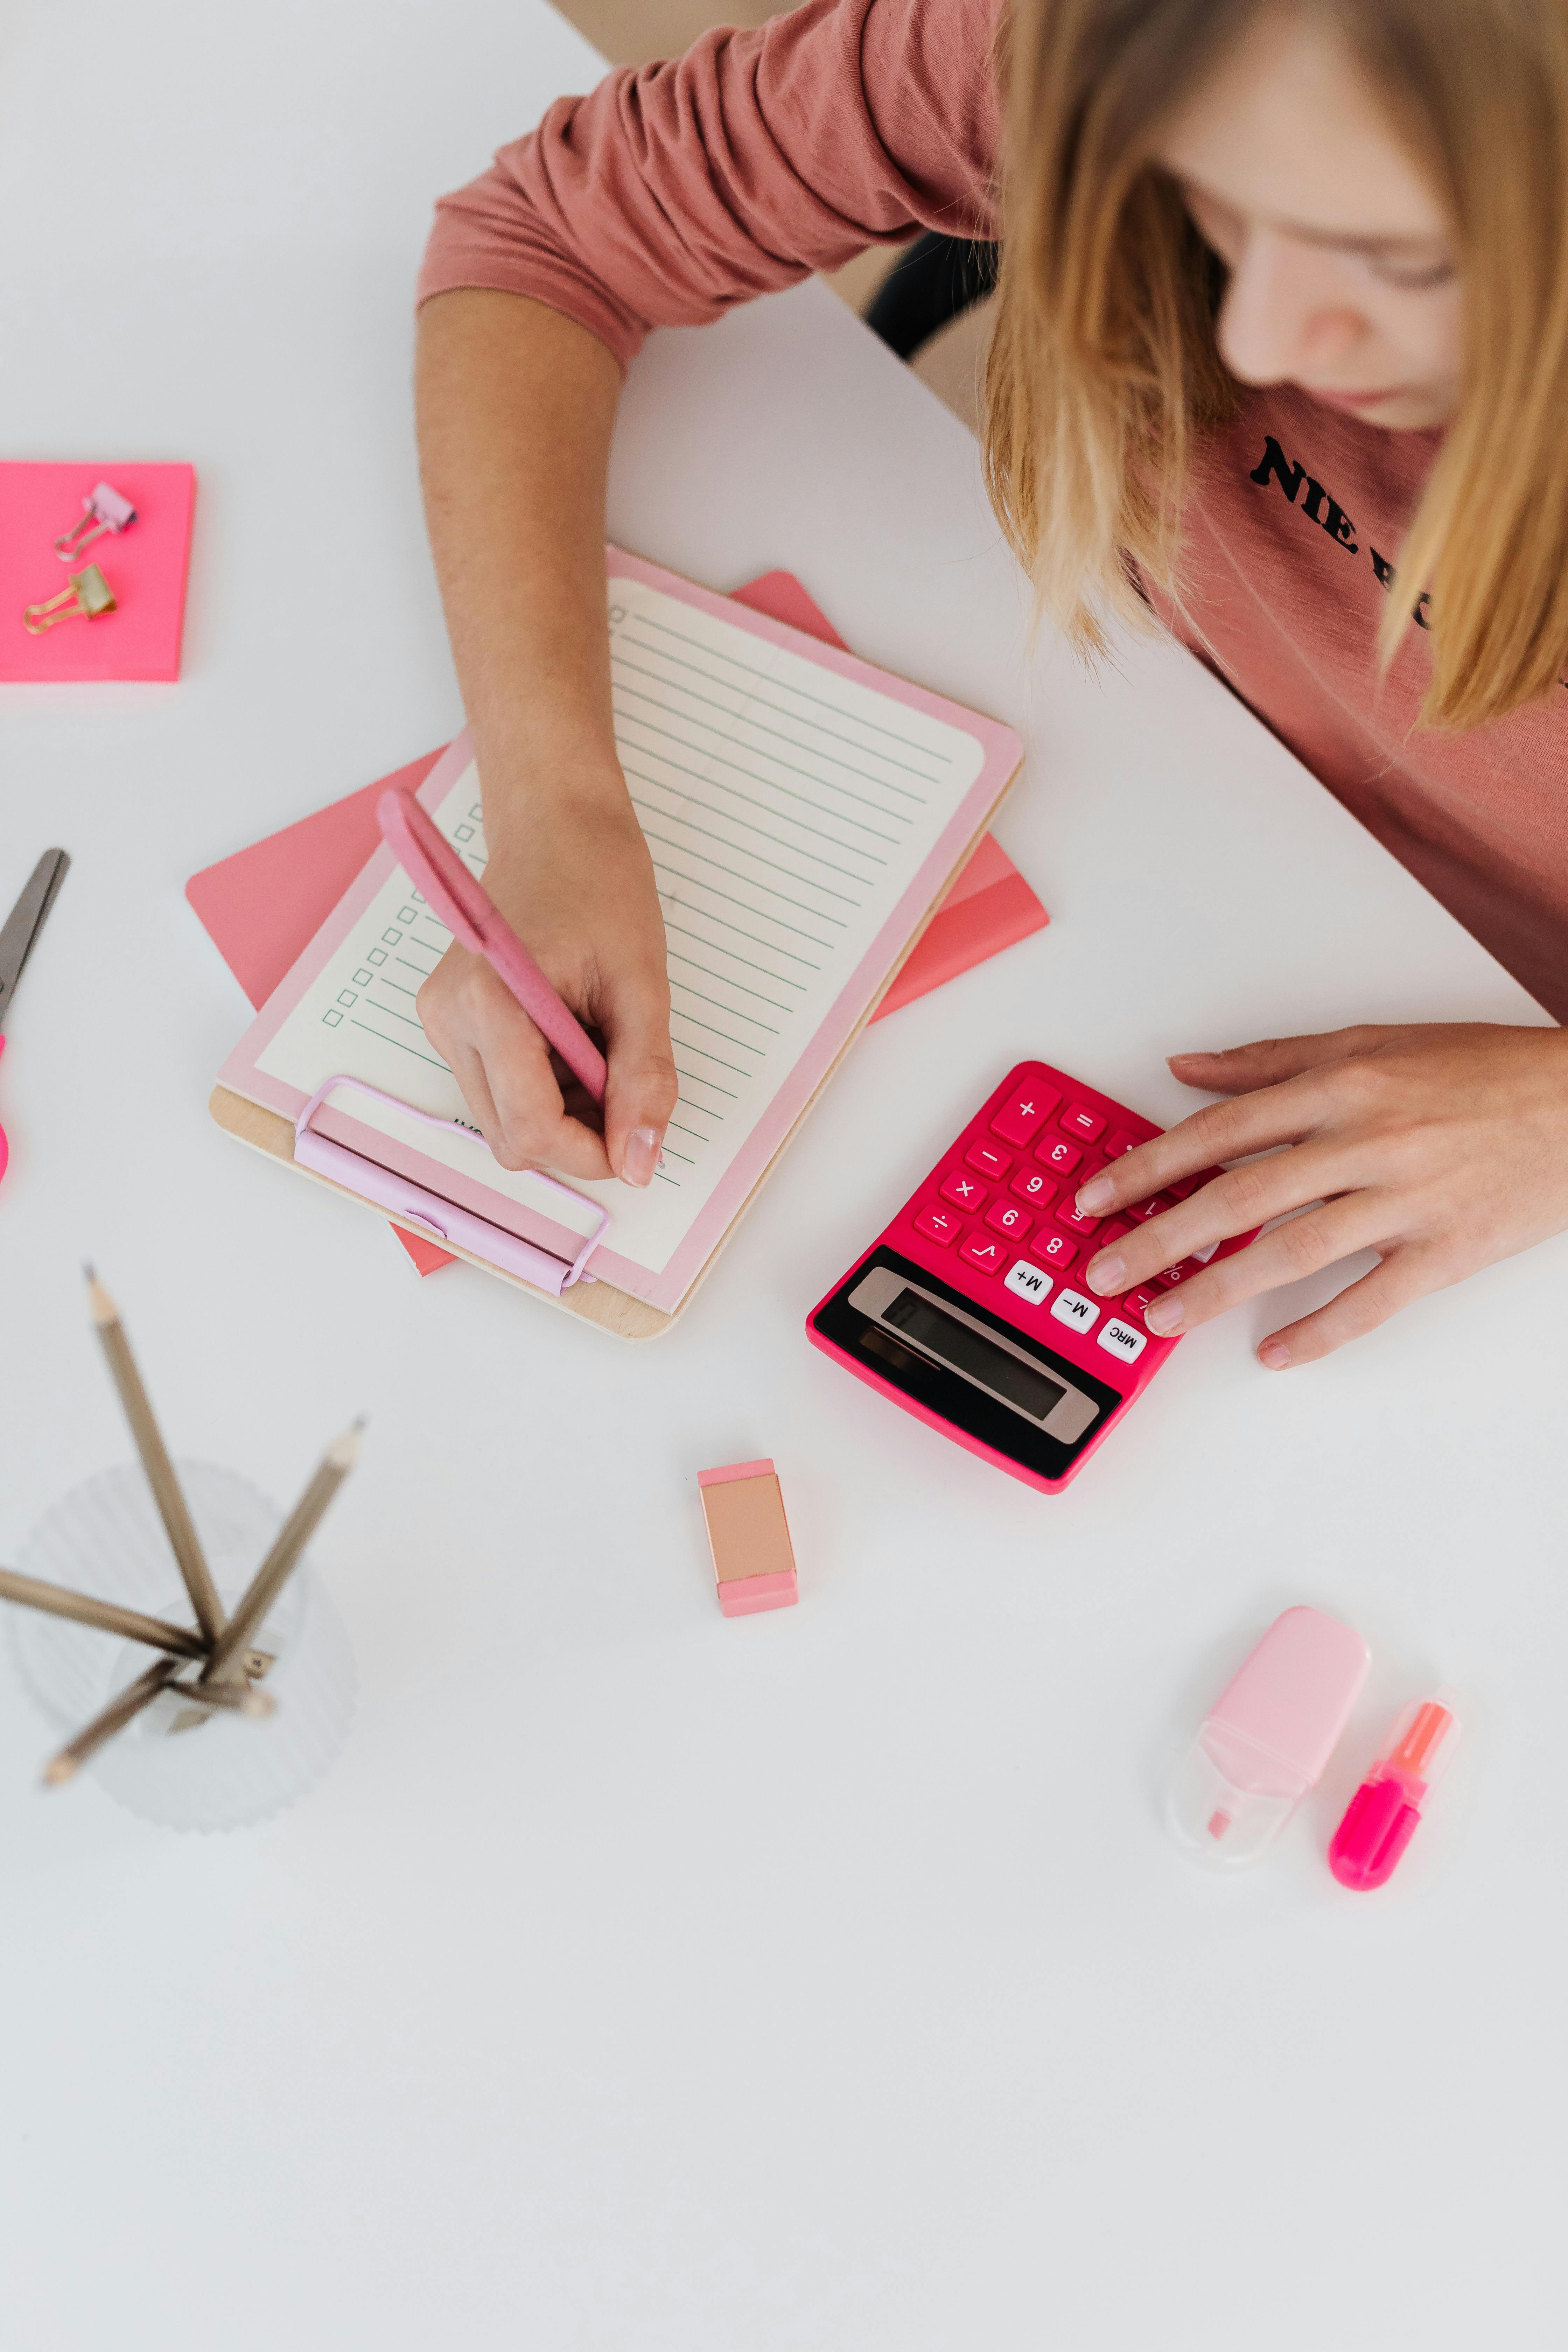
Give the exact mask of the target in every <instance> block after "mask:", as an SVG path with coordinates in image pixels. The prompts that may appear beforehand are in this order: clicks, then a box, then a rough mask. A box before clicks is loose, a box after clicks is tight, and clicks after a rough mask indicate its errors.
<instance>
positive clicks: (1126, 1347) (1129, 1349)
mask: <svg viewBox="0 0 1568 2352" xmlns="http://www.w3.org/2000/svg"><path fill="white" fill-rule="evenodd" d="M1095 1337H1096V1339H1098V1341H1099V1343H1100V1346H1101V1347H1102V1348H1103V1349H1105V1352H1106V1354H1107V1355H1108V1356H1120V1357H1121V1360H1122V1362H1123V1363H1124V1364H1130V1363H1131V1362H1132V1360H1133V1359H1134V1357H1137V1356H1141V1355H1142V1353H1143V1349H1144V1348H1145V1346H1146V1345H1147V1344H1148V1342H1147V1335H1146V1334H1145V1333H1143V1332H1142V1331H1135V1330H1134V1329H1133V1328H1132V1326H1131V1323H1123V1321H1122V1320H1121V1317H1120V1316H1119V1315H1113V1316H1112V1317H1111V1318H1110V1322H1109V1323H1108V1324H1107V1325H1106V1327H1105V1328H1104V1330H1103V1331H1099V1332H1097V1333H1096V1334H1095Z"/></svg>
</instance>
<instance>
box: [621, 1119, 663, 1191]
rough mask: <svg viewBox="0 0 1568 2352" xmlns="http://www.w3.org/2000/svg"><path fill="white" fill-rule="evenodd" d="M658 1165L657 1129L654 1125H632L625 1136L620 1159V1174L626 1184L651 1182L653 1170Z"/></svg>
mask: <svg viewBox="0 0 1568 2352" xmlns="http://www.w3.org/2000/svg"><path fill="white" fill-rule="evenodd" d="M657 1167H658V1129H657V1128H655V1127H634V1128H633V1129H632V1131H631V1133H630V1134H629V1135H628V1136H627V1138H626V1151H625V1154H624V1156H623V1158H622V1160H621V1174H622V1176H623V1178H624V1179H625V1181H626V1182H627V1183H628V1184H651V1183H652V1182H653V1171H654V1170H655V1169H656V1168H657Z"/></svg>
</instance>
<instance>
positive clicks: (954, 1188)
mask: <svg viewBox="0 0 1568 2352" xmlns="http://www.w3.org/2000/svg"><path fill="white" fill-rule="evenodd" d="M987 1198H988V1195H987V1193H986V1190H985V1187H984V1184H983V1183H982V1182H981V1181H980V1180H979V1178H978V1177H977V1176H966V1175H965V1174H964V1172H963V1169H962V1168H955V1169H954V1170H953V1171H952V1175H951V1176H950V1177H949V1178H948V1179H947V1181H946V1182H945V1183H944V1184H943V1186H942V1199H943V1200H944V1201H951V1202H952V1205H953V1207H954V1208H955V1209H962V1210H963V1212H964V1213H965V1214H966V1215H968V1216H971V1217H977V1216H978V1215H979V1214H980V1212H981V1210H982V1209H983V1208H984V1206H985V1202H986V1200H987Z"/></svg>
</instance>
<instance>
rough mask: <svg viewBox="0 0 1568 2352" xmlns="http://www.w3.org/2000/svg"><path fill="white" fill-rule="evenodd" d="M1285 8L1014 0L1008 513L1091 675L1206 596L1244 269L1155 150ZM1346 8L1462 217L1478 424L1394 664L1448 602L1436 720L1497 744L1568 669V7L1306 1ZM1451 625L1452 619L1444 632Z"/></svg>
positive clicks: (1414, 558)
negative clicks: (1229, 288)
mask: <svg viewBox="0 0 1568 2352" xmlns="http://www.w3.org/2000/svg"><path fill="white" fill-rule="evenodd" d="M1259 5H1268V0H1015V7H1014V13H1013V16H1012V19H1011V22H1010V24H1009V25H1008V26H1007V27H1006V30H1005V36H1004V46H1003V56H1002V72H1003V78H1004V83H1005V91H1006V102H1007V112H1008V160H1007V165H1006V181H1005V205H1004V233H1003V249H1002V265H1001V275H1000V280H999V285H998V296H997V304H996V320H995V327H994V334H993V338H992V342H991V351H990V357H989V360H988V362H987V366H986V380H985V433H984V456H985V467H986V475H987V480H988V484H989V488H990V491H991V497H992V501H993V503H994V507H995V509H996V511H997V514H998V516H999V517H1000V519H1001V521H1002V525H1003V528H1004V530H1005V532H1006V535H1007V537H1008V540H1009V541H1010V542H1011V544H1012V546H1013V548H1014V550H1015V551H1016V554H1017V555H1018V557H1019V559H1020V561H1021V562H1023V563H1024V565H1025V566H1026V569H1027V570H1028V572H1030V573H1031V575H1032V577H1033V579H1034V583H1035V588H1036V593H1037V600H1038V603H1039V604H1040V605H1041V606H1042V607H1043V608H1044V609H1045V610H1046V611H1047V612H1048V613H1049V614H1051V615H1052V616H1053V617H1054V618H1055V619H1056V620H1057V621H1058V623H1059V624H1060V625H1062V626H1063V627H1064V628H1065V629H1066V631H1067V633H1068V636H1069V637H1070V638H1071V639H1072V641H1073V642H1074V643H1075V644H1076V645H1077V646H1079V649H1080V651H1082V652H1084V653H1086V654H1089V655H1092V654H1095V653H1098V652H1100V650H1102V649H1103V647H1104V645H1105V643H1106V624H1107V621H1108V620H1109V619H1110V616H1111V615H1113V614H1121V615H1123V616H1125V617H1128V618H1132V619H1138V620H1146V618H1147V613H1146V608H1145V607H1144V605H1143V604H1142V599H1141V597H1140V596H1139V594H1138V592H1137V588H1136V586H1135V584H1134V578H1133V571H1132V567H1136V571H1137V572H1138V573H1141V574H1142V576H1143V577H1144V578H1146V579H1147V580H1148V581H1149V582H1150V583H1151V584H1152V585H1154V586H1156V587H1158V588H1160V589H1161V590H1163V592H1164V593H1166V594H1167V595H1169V596H1170V597H1171V598H1172V599H1173V601H1174V602H1176V603H1177V604H1179V603H1180V593H1181V583H1180V567H1179V561H1178V557H1179V528H1180V518H1181V511H1182V506H1183V501H1184V496H1185V494H1186V491H1187V488H1188V486H1189V484H1190V481H1191V478H1192V475H1193V471H1194V465H1195V464H1196V462H1197V461H1198V458H1199V457H1200V454H1201V449H1202V445H1203V442H1204V440H1205V436H1206V434H1207V433H1208V432H1209V431H1210V430H1211V429H1212V428H1213V427H1214V426H1215V425H1218V424H1219V423H1221V422H1222V421H1223V420H1224V419H1225V418H1226V416H1227V415H1230V414H1231V413H1233V411H1234V409H1235V406H1236V404H1237V399H1238V397H1239V387H1238V386H1237V384H1236V383H1235V382H1234V380H1233V379H1232V378H1231V377H1230V376H1229V375H1228V374H1227V373H1226V368H1225V366H1224V363H1223V362H1222V360H1221V358H1220V355H1219V352H1218V349H1217V346H1216V343H1215V312H1216V309H1217V301H1218V294H1219V290H1220V286H1221V283H1222V280H1221V277H1220V273H1219V268H1218V265H1217V264H1216V262H1215V259H1214V257H1213V256H1212V255H1211V254H1210V253H1209V252H1208V250H1207V248H1206V247H1205V245H1204V243H1203V240H1202V239H1201V238H1200V237H1199V236H1198V234H1197V231H1196V229H1195V228H1194V226H1193V224H1192V222H1191V220H1190V218H1189V217H1188V215H1187V213H1186V210H1185V208H1184V205H1183V204H1182V202H1181V199H1180V197H1179V195H1178V194H1177V192H1176V190H1175V188H1174V186H1173V184H1171V182H1170V181H1169V180H1168V179H1167V178H1165V177H1164V175H1163V174H1162V173H1160V171H1159V170H1158V169H1157V168H1156V167H1155V165H1154V164H1153V163H1152V160H1151V159H1152V148H1153V144H1154V142H1155V139H1156V137H1157V135H1158V131H1159V128H1160V126H1161V124H1162V123H1163V121H1166V120H1168V119H1169V117H1170V115H1171V113H1172V111H1173V109H1174V108H1175V107H1176V106H1177V105H1178V104H1179V103H1180V102H1181V100H1183V99H1184V97H1185V96H1186V95H1187V94H1188V93H1190V92H1191V91H1193V90H1194V89H1196V88H1197V87H1198V86H1199V84H1200V82H1201V81H1202V79H1203V78H1204V76H1205V74H1206V73H1207V72H1208V71H1209V70H1210V69H1211V68H1213V67H1214V66H1215V64H1216V63H1217V61H1218V59H1219V58H1220V57H1221V56H1222V55H1223V54H1224V52H1225V51H1226V48H1227V47H1228V46H1229V45H1230V44H1231V43H1232V42H1233V41H1234V40H1235V39H1236V37H1237V35H1238V34H1239V33H1240V32H1241V30H1242V29H1243V27H1244V26H1246V25H1247V23H1248V22H1249V21H1250V19H1251V18H1252V17H1253V16H1254V15H1255V14H1256V13H1257V10H1258V6H1259ZM1297 5H1309V6H1317V7H1320V8H1321V9H1323V10H1325V11H1327V12H1330V13H1331V15H1332V17H1333V19H1334V21H1335V22H1336V23H1337V24H1338V25H1339V26H1340V27H1341V29H1342V33H1343V35H1344V37H1346V39H1347V41H1348V42H1349V44H1350V46H1351V47H1352V49H1353V50H1354V52H1355V53H1356V55H1357V56H1358V57H1359V58H1360V59H1361V61H1362V63H1363V67H1364V68H1365V69H1366V71H1367V72H1368V74H1369V75H1370V77H1371V79H1372V80H1373V85H1374V87H1375V88H1376V89H1377V90H1378V91H1379V93H1380V95H1381V97H1382V99H1383V101H1384V106H1385V108H1386V109H1387V110H1388V113H1389V116H1390V120H1391V121H1392V123H1393V125H1394V129H1395V131H1397V133H1398V134H1399V135H1400V137H1401V138H1402V139H1403V141H1404V142H1405V146H1406V148H1407V150H1408V151H1409V152H1410V153H1411V154H1412V155H1413V157H1414V158H1415V162H1416V163H1417V164H1418V165H1419V166H1420V167H1421V168H1423V169H1424V170H1425V172H1426V174H1427V176H1428V178H1429V179H1430V181H1431V182H1432V184H1433V185H1434V187H1435V188H1436V191H1437V193H1438V194H1439V195H1440V197H1441V198H1442V200H1443V202H1444V203H1445V205H1446V206H1447V210H1448V212H1449V214H1450V216H1451V218H1452V221H1453V224H1454V234H1455V237H1456V240H1457V252H1458V266H1459V268H1460V271H1461V274H1462V278H1463V282H1464V289H1465V350H1464V357H1463V369H1462V387H1461V392H1460V396H1459V402H1458V408H1457V411H1456V413H1455V415H1454V416H1453V418H1452V420H1451V422H1450V424H1449V425H1448V428H1447V434H1446V436H1445V438H1444V442H1443V446H1442V448H1441V450H1440V452H1439V455H1438V457H1437V459H1436V463H1435V465H1434V467H1433V469H1432V472H1431V476H1430V478H1429V480H1428V483H1427V487H1426V493H1425V495H1424V497H1423V498H1422V500H1421V503H1420V506H1419V508H1418V509H1417V511H1416V513H1415V517H1414V518H1413V520H1412V521H1411V524H1410V527H1409V530H1408V532H1407V535H1406V538H1405V546H1404V548H1403V550H1402V551H1401V553H1400V556H1399V560H1398V564H1397V569H1396V571H1395V573H1394V578H1393V580H1392V582H1391V583H1389V584H1390V589H1391V593H1390V599H1389V606H1388V610H1387V612H1386V614H1384V622H1383V626H1382V629H1381V632H1380V635H1379V642H1378V656H1379V659H1380V662H1381V664H1382V665H1383V667H1384V668H1386V667H1387V665H1388V663H1389V662H1390V661H1391V660H1392V659H1393V657H1394V653H1395V651H1396V650H1397V648H1398V646H1399V644H1400V642H1401V640H1402V638H1403V636H1404V635H1405V631H1406V630H1407V629H1408V627H1409V625H1410V619H1411V612H1412V608H1413V606H1414V605H1415V602H1416V599H1417V596H1418V595H1420V594H1421V593H1422V592H1423V591H1426V592H1429V609H1430V613H1431V615H1432V618H1431V622H1430V627H1431V631H1432V634H1431V636H1430V639H1429V641H1428V642H1429V644H1430V646H1431V651H1432V675H1431V680H1430V684H1429V686H1428V688H1427V691H1426V698H1425V701H1424V703H1423V706H1422V710H1421V717H1422V719H1423V720H1424V721H1425V722H1426V724H1428V725H1431V726H1437V727H1446V728H1454V729H1458V728H1466V727H1474V726H1478V725H1479V724H1480V723H1482V722H1483V721H1484V720H1487V719H1499V718H1501V717H1503V716H1504V715H1505V714H1506V713H1507V712H1509V711H1510V710H1516V709H1519V708H1520V707H1521V704H1524V703H1527V702H1531V701H1534V700H1536V699H1537V698H1540V697H1542V696H1543V695H1547V694H1549V693H1552V692H1554V691H1560V690H1561V689H1560V688H1559V686H1558V680H1559V678H1560V677H1562V676H1563V674H1564V671H1565V669H1568V6H1565V5H1563V0H1297ZM1425 618H1426V609H1425V608H1424V611H1423V619H1424V620H1425Z"/></svg>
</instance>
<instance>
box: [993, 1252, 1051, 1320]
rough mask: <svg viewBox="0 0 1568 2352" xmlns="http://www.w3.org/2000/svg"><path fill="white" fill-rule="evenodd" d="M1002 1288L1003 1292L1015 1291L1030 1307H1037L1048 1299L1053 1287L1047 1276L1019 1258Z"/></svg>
mask: <svg viewBox="0 0 1568 2352" xmlns="http://www.w3.org/2000/svg"><path fill="white" fill-rule="evenodd" d="M1003 1288H1004V1289H1005V1290H1013V1291H1016V1293H1017V1295H1018V1297H1020V1298H1023V1299H1026V1300H1027V1302H1028V1304H1029V1305H1030V1306H1031V1307H1038V1306H1039V1305H1040V1303H1041V1301H1042V1300H1043V1299H1045V1298H1047V1297H1049V1295H1050V1292H1051V1289H1052V1282H1051V1277H1050V1276H1049V1275H1048V1274H1042V1273H1041V1272H1040V1269H1039V1267H1038V1266H1037V1265H1030V1264H1029V1261H1028V1259H1027V1258H1026V1257H1021V1258H1020V1259H1019V1260H1018V1263H1017V1265H1016V1266H1015V1267H1014V1268H1013V1270H1012V1272H1011V1273H1010V1274H1009V1275H1008V1276H1007V1279H1006V1281H1005V1283H1004V1284H1003ZM1053 1312H1054V1310H1053Z"/></svg>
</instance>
